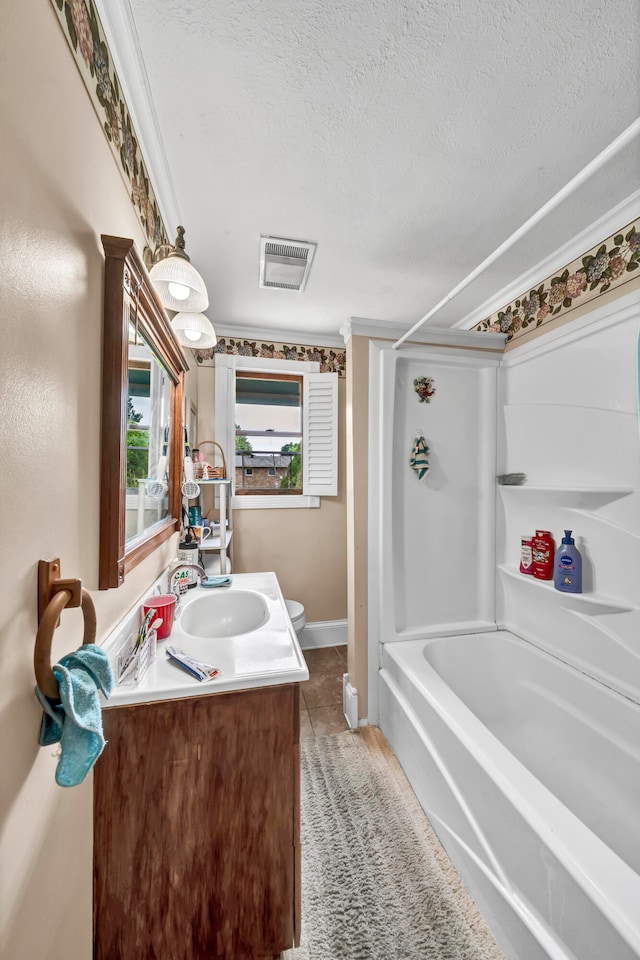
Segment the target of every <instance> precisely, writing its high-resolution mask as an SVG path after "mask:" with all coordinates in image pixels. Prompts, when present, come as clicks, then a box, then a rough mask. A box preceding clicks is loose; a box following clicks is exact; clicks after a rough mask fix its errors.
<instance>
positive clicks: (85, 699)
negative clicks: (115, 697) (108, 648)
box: [36, 643, 113, 787]
mask: <svg viewBox="0 0 640 960" xmlns="http://www.w3.org/2000/svg"><path fill="white" fill-rule="evenodd" d="M53 675H54V677H55V678H56V680H57V681H58V687H59V688H60V703H58V702H57V701H56V700H49V698H48V697H45V695H44V694H43V693H42V691H41V690H40V688H39V687H38V686H36V697H37V698H38V700H39V701H40V704H41V706H42V709H43V711H44V712H43V714H42V723H41V725H40V737H39V743H40V746H41V747H46V746H49V745H50V744H52V743H60V746H61V751H60V759H59V760H58V766H57V767H56V783H57V784H59V785H60V786H61V787H75V786H76V785H77V784H79V783H82V781H83V780H84V778H85V777H86V775H87V774H88V772H89V770H90V769H91V767H92V766H93V765H94V763H95V762H96V760H97V759H98V757H99V756H100V754H101V753H102V751H103V750H104V745H105V739H104V737H103V735H102V710H101V707H100V698H99V696H98V689H100V690H102V692H103V693H104V695H105V697H109V696H110V694H111V691H112V689H113V674H112V673H111V665H110V663H109V658H108V656H107V655H106V653H105V652H104V650H102V648H101V647H98V646H96V645H95V644H93V643H88V644H86V645H85V646H83V647H80V649H79V650H76V651H75V653H69V654H67V656H66V657H63V658H62V660H61V661H60V663H56V664H55V665H54V667H53Z"/></svg>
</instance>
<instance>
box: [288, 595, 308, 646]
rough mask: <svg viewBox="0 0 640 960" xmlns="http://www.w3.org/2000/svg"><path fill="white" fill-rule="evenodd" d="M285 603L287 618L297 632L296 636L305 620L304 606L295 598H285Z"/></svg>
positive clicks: (302, 627) (302, 628)
mask: <svg viewBox="0 0 640 960" xmlns="http://www.w3.org/2000/svg"><path fill="white" fill-rule="evenodd" d="M285 604H286V605H287V613H288V614H289V619H290V620H291V623H292V624H293V629H294V630H295V632H296V633H297V635H298V637H299V636H300V634H301V633H302V631H303V630H304V625H305V623H306V622H307V621H306V620H305V616H304V606H303V604H301V603H298V601H297V600H285Z"/></svg>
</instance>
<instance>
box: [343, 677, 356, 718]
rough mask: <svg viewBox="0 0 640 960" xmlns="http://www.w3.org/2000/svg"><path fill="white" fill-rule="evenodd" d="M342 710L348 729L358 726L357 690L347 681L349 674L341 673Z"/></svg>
mask: <svg viewBox="0 0 640 960" xmlns="http://www.w3.org/2000/svg"><path fill="white" fill-rule="evenodd" d="M342 712H343V713H344V718H345V720H346V721H347V723H348V725H349V729H350V730H355V729H356V728H357V727H358V691H357V690H356V688H355V687H353V686H351V684H350V683H349V674H348V673H343V674H342Z"/></svg>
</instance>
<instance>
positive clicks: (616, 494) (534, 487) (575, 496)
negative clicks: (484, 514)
mask: <svg viewBox="0 0 640 960" xmlns="http://www.w3.org/2000/svg"><path fill="white" fill-rule="evenodd" d="M498 489H499V490H501V491H503V492H504V491H506V490H509V491H514V492H515V494H516V496H519V497H524V498H527V499H528V498H529V497H530V498H531V499H538V498H541V497H545V498H548V499H549V500H550V501H552V502H554V503H557V504H559V505H562V506H567V507H583V508H585V509H594V508H597V507H601V506H604V504H605V503H611V502H612V501H613V500H618V499H620V497H627V496H629V494H631V493H633V492H634V487H617V486H616V487H614V486H611V487H609V486H587V485H582V484H580V485H578V484H576V485H575V486H574V485H571V486H567V485H560V484H558V485H557V486H554V485H553V484H533V483H532V484H528V483H523V484H522V485H520V486H516V485H515V484H499V487H498Z"/></svg>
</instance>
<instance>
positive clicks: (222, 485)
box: [196, 480, 233, 574]
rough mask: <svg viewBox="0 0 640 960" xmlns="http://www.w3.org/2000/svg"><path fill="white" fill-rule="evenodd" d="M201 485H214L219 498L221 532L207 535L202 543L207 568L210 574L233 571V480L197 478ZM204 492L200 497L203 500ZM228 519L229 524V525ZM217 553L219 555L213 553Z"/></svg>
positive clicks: (202, 552)
mask: <svg viewBox="0 0 640 960" xmlns="http://www.w3.org/2000/svg"><path fill="white" fill-rule="evenodd" d="M196 483H197V484H198V486H199V487H201V488H202V487H208V486H213V487H214V491H215V493H216V494H217V496H218V500H219V511H220V512H219V521H220V533H219V535H218V536H217V537H215V536H211V537H207V539H206V540H204V541H203V542H202V543H201V544H200V553H201V554H204V556H203V560H204V564H205V569H207V572H208V573H210V574H217V573H221V574H226V573H231V557H230V555H229V553H230V547H231V538H232V536H233V524H232V520H231V514H232V506H231V496H230V493H231V480H197V481H196ZM201 499H202V494H201V495H200V497H199V500H200V501H201ZM227 521H228V525H227ZM222 531H224V536H223V535H222ZM212 554H213V555H215V554H217V557H215V556H213V557H212V556H211V555H212Z"/></svg>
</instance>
